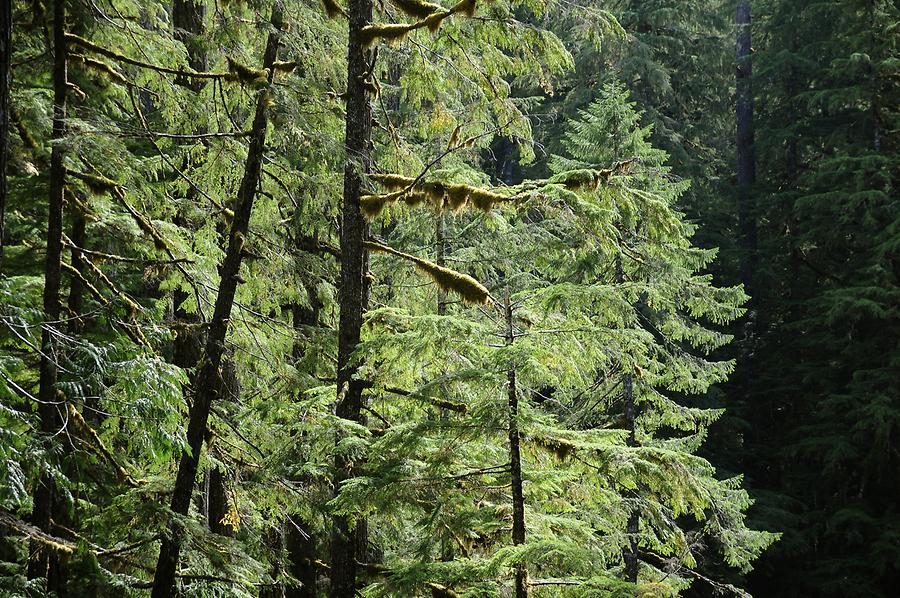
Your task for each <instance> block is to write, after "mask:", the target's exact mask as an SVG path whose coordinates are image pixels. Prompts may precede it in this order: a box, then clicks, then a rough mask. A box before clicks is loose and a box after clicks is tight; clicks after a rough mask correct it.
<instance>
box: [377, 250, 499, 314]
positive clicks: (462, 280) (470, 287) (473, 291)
mask: <svg viewBox="0 0 900 598" xmlns="http://www.w3.org/2000/svg"><path fill="white" fill-rule="evenodd" d="M364 245H365V247H366V249H368V250H370V251H377V252H379V253H385V254H388V255H393V256H396V257H399V258H403V259H405V260H407V261H409V262H412V263H413V264H415V266H416V267H417V268H418V269H419V270H421V271H422V272H424V273H426V274H428V276H430V277H431V279H432V280H434V282H435V284H437V285H438V286H439V287H440V288H441V289H443V290H444V291H447V292H451V291H452V292H454V293H456V294H457V295H459V296H460V297H462V299H463V301H465V302H466V303H471V304H475V305H478V304H484V303H487V302H488V300H489V299H490V297H491V294H490V292H489V291H488V290H487V288H485V286H484V285H482V284H481V283H480V282H478V281H477V280H475V279H474V278H472V277H471V276H469V275H468V274H463V273H462V272H457V271H455V270H451V269H449V268H445V267H443V266H439V265H437V264H435V263H434V262H430V261H428V260H426V259H423V258H420V257H417V256H415V255H411V254H409V253H403V252H402V251H397V250H396V249H394V248H392V247H388V246H387V245H382V244H381V243H375V242H373V241H366V242H365V243H364Z"/></svg>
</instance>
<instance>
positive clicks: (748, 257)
mask: <svg viewBox="0 0 900 598" xmlns="http://www.w3.org/2000/svg"><path fill="white" fill-rule="evenodd" d="M735 22H736V24H737V44H736V48H735V59H736V65H735V88H736V93H737V107H736V110H735V120H736V124H737V139H736V142H737V201H738V228H739V232H740V250H741V262H740V268H741V282H743V283H744V286H745V287H746V288H747V289H748V290H749V291H750V292H751V294H752V290H753V283H754V280H753V278H754V276H755V270H756V206H755V205H754V195H753V186H754V184H755V183H756V156H755V155H754V149H753V143H754V141H753V88H752V85H751V76H752V74H753V59H752V58H751V52H752V49H751V45H750V24H751V16H750V0H738V3H737V14H736V19H735Z"/></svg>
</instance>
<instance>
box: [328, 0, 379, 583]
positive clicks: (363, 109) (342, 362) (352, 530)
mask: <svg viewBox="0 0 900 598" xmlns="http://www.w3.org/2000/svg"><path fill="white" fill-rule="evenodd" d="M347 8H348V20H349V36H348V44H347V115H346V124H345V136H344V146H345V152H346V158H345V160H346V162H345V166H344V197H343V204H342V208H341V216H342V220H341V279H340V292H339V304H340V310H341V311H340V322H339V325H338V372H337V401H336V404H335V413H336V415H337V416H338V417H341V418H343V419H347V420H351V421H354V422H359V421H360V419H361V411H362V400H363V396H362V391H363V388H362V384H361V383H360V381H359V380H354V373H355V372H356V369H357V364H356V363H354V362H353V361H351V355H352V354H353V351H354V350H355V349H356V346H357V345H358V344H359V338H360V329H361V328H362V319H363V311H364V310H365V303H366V286H367V285H366V282H365V280H364V277H365V273H366V272H365V270H366V262H367V256H366V251H365V248H364V246H363V242H364V241H365V240H366V236H367V234H368V227H367V225H366V221H365V218H364V217H363V214H362V212H361V211H360V202H359V198H360V196H361V195H362V188H363V176H364V175H365V174H366V173H368V172H369V170H370V168H371V139H372V108H371V104H370V100H369V92H368V91H367V89H366V84H365V80H366V78H367V77H368V76H369V73H370V72H371V70H372V66H373V65H372V64H371V62H372V61H373V60H374V56H373V53H372V52H370V51H369V50H367V49H366V47H365V43H364V41H363V39H362V29H363V27H365V26H366V25H368V24H369V23H371V21H372V0H350V2H349V3H348V6H347ZM334 466H335V474H334V491H335V493H337V492H339V491H340V487H341V484H342V483H343V482H344V481H345V480H347V479H349V478H351V477H352V476H353V464H352V463H351V462H350V461H349V460H348V459H346V458H345V457H343V456H341V455H337V456H336V457H335V463H334ZM362 529H364V526H359V525H357V526H355V527H354V526H353V525H351V523H350V521H349V519H348V518H347V517H345V516H342V515H336V516H335V517H334V518H333V519H332V530H331V588H330V596H331V597H332V598H345V597H346V598H352V597H353V596H354V595H355V593H356V575H357V566H356V560H357V547H358V545H359V544H365V543H366V539H365V538H360V537H359V535H360V534H359V531H361V530H362Z"/></svg>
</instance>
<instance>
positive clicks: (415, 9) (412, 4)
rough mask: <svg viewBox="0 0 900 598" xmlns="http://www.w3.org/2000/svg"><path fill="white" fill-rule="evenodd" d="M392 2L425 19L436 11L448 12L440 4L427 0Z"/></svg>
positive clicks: (408, 12)
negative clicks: (427, 0)
mask: <svg viewBox="0 0 900 598" xmlns="http://www.w3.org/2000/svg"><path fill="white" fill-rule="evenodd" d="M391 2H392V3H393V4H394V5H395V6H396V7H397V8H399V9H400V10H402V11H403V12H405V13H406V14H408V15H409V16H411V17H415V18H417V19H424V18H425V17H427V16H428V15H430V14H432V13H435V12H439V11H440V12H447V9H445V8H444V7H443V6H441V5H440V4H434V3H432V2H426V1H425V0H391Z"/></svg>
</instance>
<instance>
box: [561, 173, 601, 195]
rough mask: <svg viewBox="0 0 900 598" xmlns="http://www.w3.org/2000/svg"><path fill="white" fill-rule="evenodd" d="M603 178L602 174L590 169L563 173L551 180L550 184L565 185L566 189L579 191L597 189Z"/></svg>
mask: <svg viewBox="0 0 900 598" xmlns="http://www.w3.org/2000/svg"><path fill="white" fill-rule="evenodd" d="M601 178H603V175H602V173H600V172H598V171H596V170H592V169H590V168H582V169H580V170H570V171H568V172H561V173H560V174H558V175H556V176H553V177H551V178H550V179H549V182H551V183H555V184H558V185H563V186H564V187H565V188H566V189H570V190H572V191H577V190H580V189H596V188H597V186H598V185H599V184H600V179H601Z"/></svg>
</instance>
